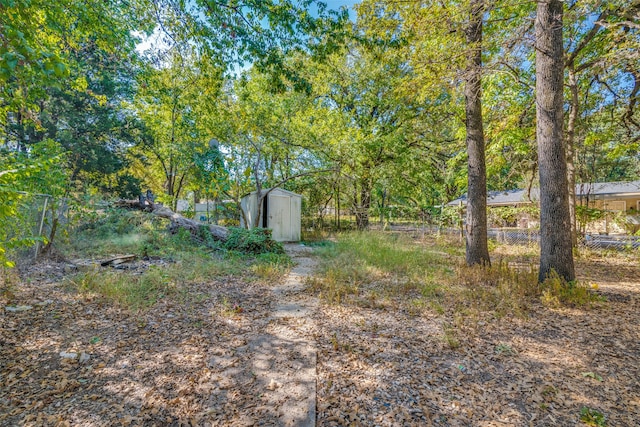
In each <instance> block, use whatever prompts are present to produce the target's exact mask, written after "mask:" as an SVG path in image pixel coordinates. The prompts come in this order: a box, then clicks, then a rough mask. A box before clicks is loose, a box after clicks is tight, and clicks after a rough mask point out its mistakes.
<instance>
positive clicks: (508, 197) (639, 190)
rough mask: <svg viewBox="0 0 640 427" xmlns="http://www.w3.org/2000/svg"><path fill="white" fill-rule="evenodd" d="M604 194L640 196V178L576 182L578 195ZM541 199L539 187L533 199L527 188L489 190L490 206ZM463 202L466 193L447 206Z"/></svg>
mask: <svg viewBox="0 0 640 427" xmlns="http://www.w3.org/2000/svg"><path fill="white" fill-rule="evenodd" d="M587 195H588V196H590V197H591V196H602V198H611V197H614V196H618V197H620V196H636V195H638V196H640V180H638V181H629V182H596V183H584V184H576V196H578V197H580V196H587ZM538 200H540V191H539V189H537V188H532V189H531V199H529V197H528V196H527V191H526V190H520V189H517V190H503V191H489V192H488V193H487V205H488V206H512V205H518V204H528V203H531V202H536V201H538ZM460 202H462V204H463V205H466V204H467V195H466V194H464V195H463V196H462V197H459V198H457V199H455V200H453V201H451V202H449V203H447V206H458V205H459V204H460Z"/></svg>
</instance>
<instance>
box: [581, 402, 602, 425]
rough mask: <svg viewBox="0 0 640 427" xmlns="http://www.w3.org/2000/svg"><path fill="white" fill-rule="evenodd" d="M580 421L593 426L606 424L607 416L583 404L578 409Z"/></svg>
mask: <svg viewBox="0 0 640 427" xmlns="http://www.w3.org/2000/svg"><path fill="white" fill-rule="evenodd" d="M580 421H582V422H583V423H585V424H586V425H588V426H593V427H606V426H607V418H606V417H605V416H604V414H603V413H602V412H600V411H598V410H596V409H592V408H589V407H588V406H583V407H582V409H580Z"/></svg>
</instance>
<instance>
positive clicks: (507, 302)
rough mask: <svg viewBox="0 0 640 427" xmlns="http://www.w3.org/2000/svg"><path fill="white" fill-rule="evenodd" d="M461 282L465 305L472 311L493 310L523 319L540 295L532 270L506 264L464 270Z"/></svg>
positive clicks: (460, 276)
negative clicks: (530, 304)
mask: <svg viewBox="0 0 640 427" xmlns="http://www.w3.org/2000/svg"><path fill="white" fill-rule="evenodd" d="M457 279H458V280H459V281H460V283H461V285H462V286H463V291H462V301H461V304H463V305H465V306H466V307H467V308H469V309H471V310H476V311H493V312H495V314H496V315H498V316H504V315H505V314H507V313H513V314H516V315H519V316H523V315H524V313H526V311H527V309H528V306H529V302H530V300H531V299H532V297H535V296H537V295H538V293H539V290H538V279H537V276H536V274H535V271H534V269H533V268H532V267H530V268H529V269H528V270H524V269H520V270H519V269H515V268H511V267H510V266H509V264H508V263H506V262H502V261H499V262H498V263H496V264H494V265H492V266H490V267H488V266H472V267H466V266H464V267H461V268H460V269H459V270H458V277H457Z"/></svg>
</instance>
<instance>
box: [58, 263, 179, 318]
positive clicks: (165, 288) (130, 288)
mask: <svg viewBox="0 0 640 427" xmlns="http://www.w3.org/2000/svg"><path fill="white" fill-rule="evenodd" d="M69 283H70V284H71V285H72V286H74V287H75V288H76V289H77V290H78V291H79V292H80V293H88V294H97V295H101V296H103V297H105V298H107V299H109V300H112V301H115V302H116V303H118V304H121V305H123V306H125V307H127V308H129V309H132V310H140V309H145V308H148V307H151V306H152V305H153V304H155V303H156V302H157V301H158V300H159V299H161V298H164V297H165V296H168V295H175V294H177V290H178V288H177V286H176V284H175V282H173V281H171V280H170V278H169V275H168V274H167V272H166V271H165V270H163V269H159V268H150V269H149V270H148V271H146V272H145V273H143V274H141V275H138V276H132V275H124V274H122V273H120V272H115V271H114V272H111V271H109V272H104V271H100V272H98V271H97V270H94V271H90V272H87V273H81V274H78V275H76V276H75V277H73V278H71V279H70V280H69Z"/></svg>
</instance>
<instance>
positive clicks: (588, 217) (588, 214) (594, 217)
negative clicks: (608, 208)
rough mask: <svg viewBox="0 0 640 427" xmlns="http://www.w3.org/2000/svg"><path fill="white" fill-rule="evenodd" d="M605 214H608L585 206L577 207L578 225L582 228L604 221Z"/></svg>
mask: <svg viewBox="0 0 640 427" xmlns="http://www.w3.org/2000/svg"><path fill="white" fill-rule="evenodd" d="M605 214H606V212H605V211H603V210H602V209H597V208H591V207H588V206H584V205H577V206H576V219H577V220H578V223H579V224H580V225H582V226H584V225H586V224H588V223H590V222H593V221H598V220H600V219H603V218H604V216H605Z"/></svg>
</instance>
